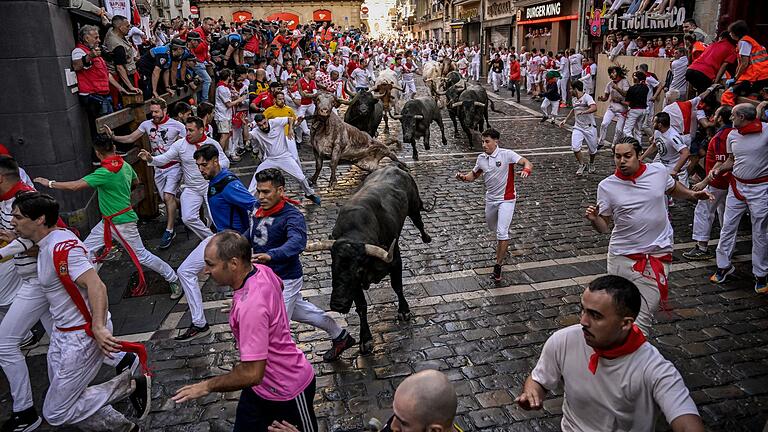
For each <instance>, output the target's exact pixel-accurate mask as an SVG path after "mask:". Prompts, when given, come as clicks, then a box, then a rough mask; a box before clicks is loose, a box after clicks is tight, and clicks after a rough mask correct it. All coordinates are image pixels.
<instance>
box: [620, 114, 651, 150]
mask: <svg viewBox="0 0 768 432" xmlns="http://www.w3.org/2000/svg"><path fill="white" fill-rule="evenodd" d="M646 111H647V110H646V109H645V108H633V109H630V110H629V111H628V112H627V120H626V121H625V122H624V127H623V128H622V131H621V132H622V133H623V134H624V136H631V137H633V138H634V139H636V140H637V141H638V142H642V139H643V122H644V121H645V114H646Z"/></svg>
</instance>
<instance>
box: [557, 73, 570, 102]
mask: <svg viewBox="0 0 768 432" xmlns="http://www.w3.org/2000/svg"><path fill="white" fill-rule="evenodd" d="M557 88H559V89H560V100H563V101H564V100H567V99H568V78H560V79H559V80H557Z"/></svg>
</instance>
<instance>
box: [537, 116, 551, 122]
mask: <svg viewBox="0 0 768 432" xmlns="http://www.w3.org/2000/svg"><path fill="white" fill-rule="evenodd" d="M548 118H549V117H547V116H544V117H542V118H541V120H539V123H544V122H545V121H547V119H548Z"/></svg>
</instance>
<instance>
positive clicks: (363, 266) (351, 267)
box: [305, 164, 434, 354]
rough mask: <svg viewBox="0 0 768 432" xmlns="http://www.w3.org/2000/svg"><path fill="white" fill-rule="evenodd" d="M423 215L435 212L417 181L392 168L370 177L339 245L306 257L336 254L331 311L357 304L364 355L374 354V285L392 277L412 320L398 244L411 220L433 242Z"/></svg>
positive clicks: (402, 314) (340, 228)
mask: <svg viewBox="0 0 768 432" xmlns="http://www.w3.org/2000/svg"><path fill="white" fill-rule="evenodd" d="M398 165H399V164H398ZM432 207H434V205H433V206H432ZM422 210H423V211H431V210H432V209H431V208H430V209H425V207H424V203H423V202H422V200H421V197H420V196H419V188H418V186H417V185H416V181H415V180H414V179H413V177H412V176H411V175H410V173H408V172H407V171H405V170H404V169H402V168H400V167H399V166H394V165H389V166H387V167H384V168H381V169H379V170H376V171H374V172H373V173H372V174H371V175H369V176H368V178H367V179H366V180H365V183H363V186H362V187H361V188H360V190H358V191H357V192H356V193H355V194H354V195H352V197H350V198H349V200H347V202H346V203H345V204H344V206H342V207H341V209H340V210H339V216H338V218H337V219H336V225H335V226H334V227H333V233H332V234H331V238H333V240H322V241H319V242H314V243H310V244H309V245H307V248H306V250H305V252H314V251H321V250H330V251H331V259H332V261H333V262H332V265H331V271H332V277H333V282H332V286H333V291H331V302H330V306H331V310H332V311H336V312H340V313H344V314H345V313H348V312H349V310H350V309H351V307H352V303H354V304H355V311H356V312H357V314H358V315H359V316H360V353H361V354H369V353H371V351H372V350H373V337H372V336H371V329H370V328H369V327H368V305H367V304H366V301H365V293H364V291H365V290H367V289H368V288H369V286H370V285H371V284H372V283H378V282H380V281H381V280H382V279H383V278H384V276H387V275H389V278H390V281H391V283H392V289H393V290H394V291H395V294H397V301H398V308H397V310H398V314H397V316H398V319H400V320H409V319H410V317H411V310H410V308H409V306H408V302H407V301H406V300H405V296H404V295H403V261H402V259H401V257H400V246H399V245H398V242H397V240H398V238H399V237H400V232H401V231H402V229H403V224H404V223H405V218H406V217H409V218H410V219H411V221H412V222H413V224H414V225H415V226H416V228H418V230H419V232H420V233H421V240H422V241H424V243H429V242H430V241H432V238H431V237H430V236H429V234H427V232H426V231H425V230H424V222H423V221H422V219H421V211H422Z"/></svg>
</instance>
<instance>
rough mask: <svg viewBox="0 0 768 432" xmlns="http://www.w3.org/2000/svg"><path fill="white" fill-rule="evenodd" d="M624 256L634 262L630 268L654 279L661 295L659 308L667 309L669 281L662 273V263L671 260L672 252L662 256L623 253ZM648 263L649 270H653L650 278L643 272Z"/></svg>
mask: <svg viewBox="0 0 768 432" xmlns="http://www.w3.org/2000/svg"><path fill="white" fill-rule="evenodd" d="M625 257H627V258H629V259H631V260H632V261H634V262H635V264H634V265H633V266H632V270H634V271H636V272H638V273H640V274H641V275H643V277H647V278H649V279H654V280H655V281H656V286H657V287H658V288H659V295H660V296H661V301H660V302H659V305H660V306H661V310H664V311H668V310H669V308H668V307H667V299H668V297H669V281H668V280H667V275H666V274H665V273H664V263H671V262H672V254H666V255H662V256H653V255H649V254H631V255H625ZM649 263H650V265H651V271H653V277H652V278H651V277H648V276H645V274H644V272H645V268H646V267H647V266H648V264H649Z"/></svg>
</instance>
